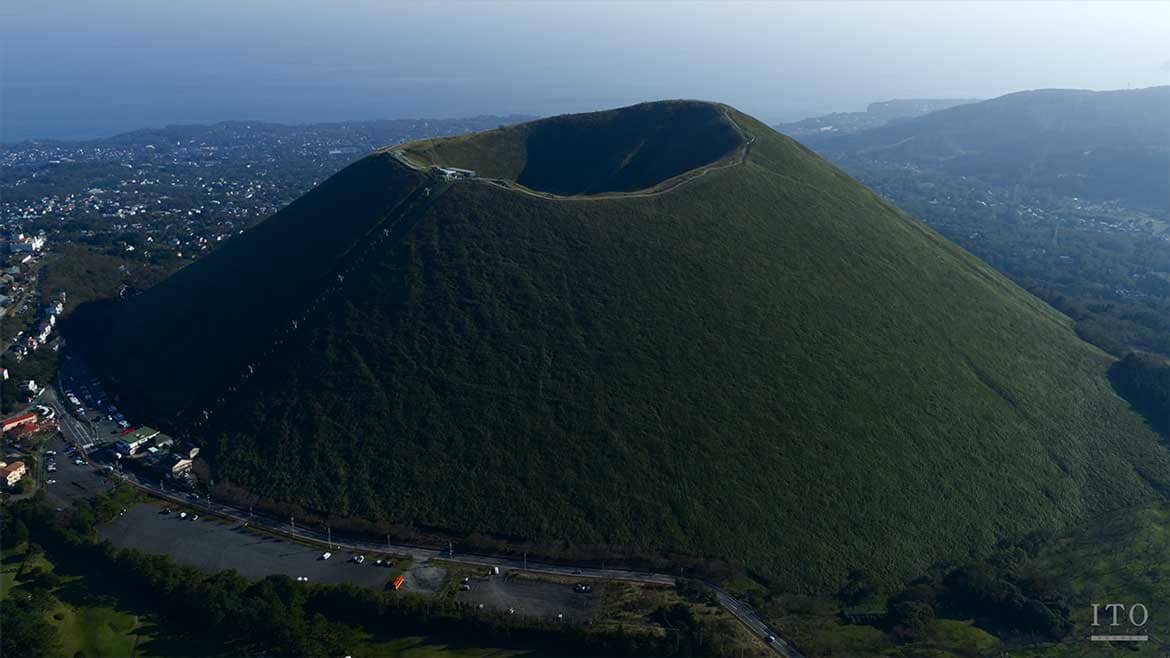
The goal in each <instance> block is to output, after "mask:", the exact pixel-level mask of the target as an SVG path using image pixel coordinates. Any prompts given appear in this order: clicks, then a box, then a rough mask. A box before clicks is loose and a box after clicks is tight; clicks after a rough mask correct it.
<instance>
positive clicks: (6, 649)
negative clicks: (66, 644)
mask: <svg viewBox="0 0 1170 658" xmlns="http://www.w3.org/2000/svg"><path fill="white" fill-rule="evenodd" d="M0 619H3V620H4V629H3V630H4V632H3V633H0V657H2V658H40V657H41V656H52V655H55V654H56V652H57V629H56V628H54V627H53V625H52V624H50V623H49V621H48V620H47V619H45V615H44V613H43V612H41V611H40V610H37V609H35V608H34V607H32V606H25V605H21V604H20V603H18V602H17V601H15V600H13V599H8V600H6V601H4V602H3V603H0Z"/></svg>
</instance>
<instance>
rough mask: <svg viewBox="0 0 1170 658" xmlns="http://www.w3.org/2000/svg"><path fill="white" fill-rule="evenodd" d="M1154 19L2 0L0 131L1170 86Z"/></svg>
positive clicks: (1049, 10) (1106, 6)
mask: <svg viewBox="0 0 1170 658" xmlns="http://www.w3.org/2000/svg"><path fill="white" fill-rule="evenodd" d="M1025 19H1026V20H1025ZM1167 24H1170V3H1166V2H1138V3H1132V2H1131V3H1120V2H1115V3H1105V2H1085V3H1059V4H1058V3H1043V2H1042V3H1001V4H994V3H993V4H974V3H945V4H944V3H933V4H925V3H913V2H882V3H852V2H837V3H816V4H814V3H800V2H798V3H718V4H716V3H679V4H675V3H671V4H667V3H636V4H616V3H606V2H596V3H535V2H534V3H517V2H479V3H466V4H456V3H446V2H444V3H428V4H421V5H416V4H387V3H375V2H345V3H331V4H329V5H322V6H309V7H298V8H297V10H296V12H295V13H291V12H289V11H288V10H287V7H286V5H282V4H278V3H275V2H270V1H265V2H255V3H248V4H247V5H245V6H243V7H238V6H233V5H232V4H231V3H228V2H224V1H222V0H216V1H212V2H206V3H201V4H198V5H178V4H163V3H146V2H135V1H130V0H124V1H121V2H114V3H109V4H107V5H104V6H102V7H100V8H95V7H89V6H82V5H68V6H63V5H53V6H48V5H42V4H23V5H18V4H16V3H6V4H5V5H4V6H3V7H2V8H0V41H2V43H3V45H2V48H3V58H2V61H0V141H17V140H23V139H30V138H60V139H68V138H87V137H101V136H108V135H112V134H115V133H119V132H124V131H127V130H134V129H139V128H150V127H160V126H164V125H167V124H176V123H211V122H217V121H225V120H255V121H272V122H282V123H312V122H324V121H342V120H365V119H395V118H436V119H438V118H453V117H466V116H474V115H483V114H496V115H507V114H528V115H548V114H557V113H564V112H577V111H588V110H594V109H600V108H604V107H613V106H618V105H628V104H631V103H635V102H640V101H645V100H655V99H660V98H702V99H708V100H718V101H723V102H727V103H730V104H732V105H735V106H737V107H739V108H740V109H742V110H744V111H747V112H749V113H751V114H753V115H755V116H757V117H759V118H761V119H763V120H765V121H768V122H778V121H791V120H796V119H800V118H804V117H807V116H812V115H816V114H824V113H828V112H840V111H859V110H862V109H864V107H865V106H866V105H867V104H868V103H871V102H875V101H882V100H890V99H894V98H992V97H995V96H1000V95H1003V94H1005V93H1011V92H1015V91H1022V90H1027V89H1037V88H1053V87H1061V88H1079V89H1097V90H1104V89H1125V88H1138V87H1149V86H1155V85H1161V84H1167V83H1170V60H1168V57H1170V48H1168V47H1167V46H1166V44H1165V43H1164V39H1162V38H1161V37H1162V34H1163V32H1164V29H1165V26H1166V25H1167ZM727 35H736V36H735V37H733V38H729V37H728V36H727ZM1053 44H1067V46H1066V47H1055V48H1054V47H1053Z"/></svg>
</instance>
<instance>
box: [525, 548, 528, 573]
mask: <svg viewBox="0 0 1170 658" xmlns="http://www.w3.org/2000/svg"><path fill="white" fill-rule="evenodd" d="M524 570H525V571H528V551H524Z"/></svg>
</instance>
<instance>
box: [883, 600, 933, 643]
mask: <svg viewBox="0 0 1170 658" xmlns="http://www.w3.org/2000/svg"><path fill="white" fill-rule="evenodd" d="M933 621H934V608H932V607H930V605H928V604H926V603H923V602H921V601H901V602H899V603H895V604H894V605H893V608H892V609H891V610H890V623H891V624H892V625H893V627H894V633H895V634H896V635H897V636H898V637H899V638H902V639H904V640H921V639H923V638H925V637H926V632H927V631H928V630H929V629H930V624H931V622H933Z"/></svg>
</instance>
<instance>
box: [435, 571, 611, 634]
mask: <svg viewBox="0 0 1170 658" xmlns="http://www.w3.org/2000/svg"><path fill="white" fill-rule="evenodd" d="M469 586H470V587H471V589H470V591H466V592H464V591H460V592H459V593H458V595H457V596H458V598H459V600H460V601H466V602H468V603H472V604H479V603H482V604H483V605H484V607H486V608H491V609H494V610H498V611H500V612H508V611H509V610H513V611H514V612H515V614H518V615H525V616H528V617H539V618H543V619H556V617H557V615H558V614H561V615H564V618H563V621H566V622H571V623H575V624H578V623H585V622H587V621H589V620H590V619H592V617H593V611H594V608H595V607H596V602H597V597H598V596H599V595H600V594H601V591H602V588H604V587H605V585H604V584H602V583H598V584H596V585H595V589H594V591H593V592H591V593H589V594H583V593H580V592H575V591H574V590H573V586H572V585H567V584H562V583H556V582H550V581H546V580H535V579H531V578H525V577H501V576H493V577H491V578H485V579H477V580H473V581H471V583H470V584H469Z"/></svg>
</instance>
